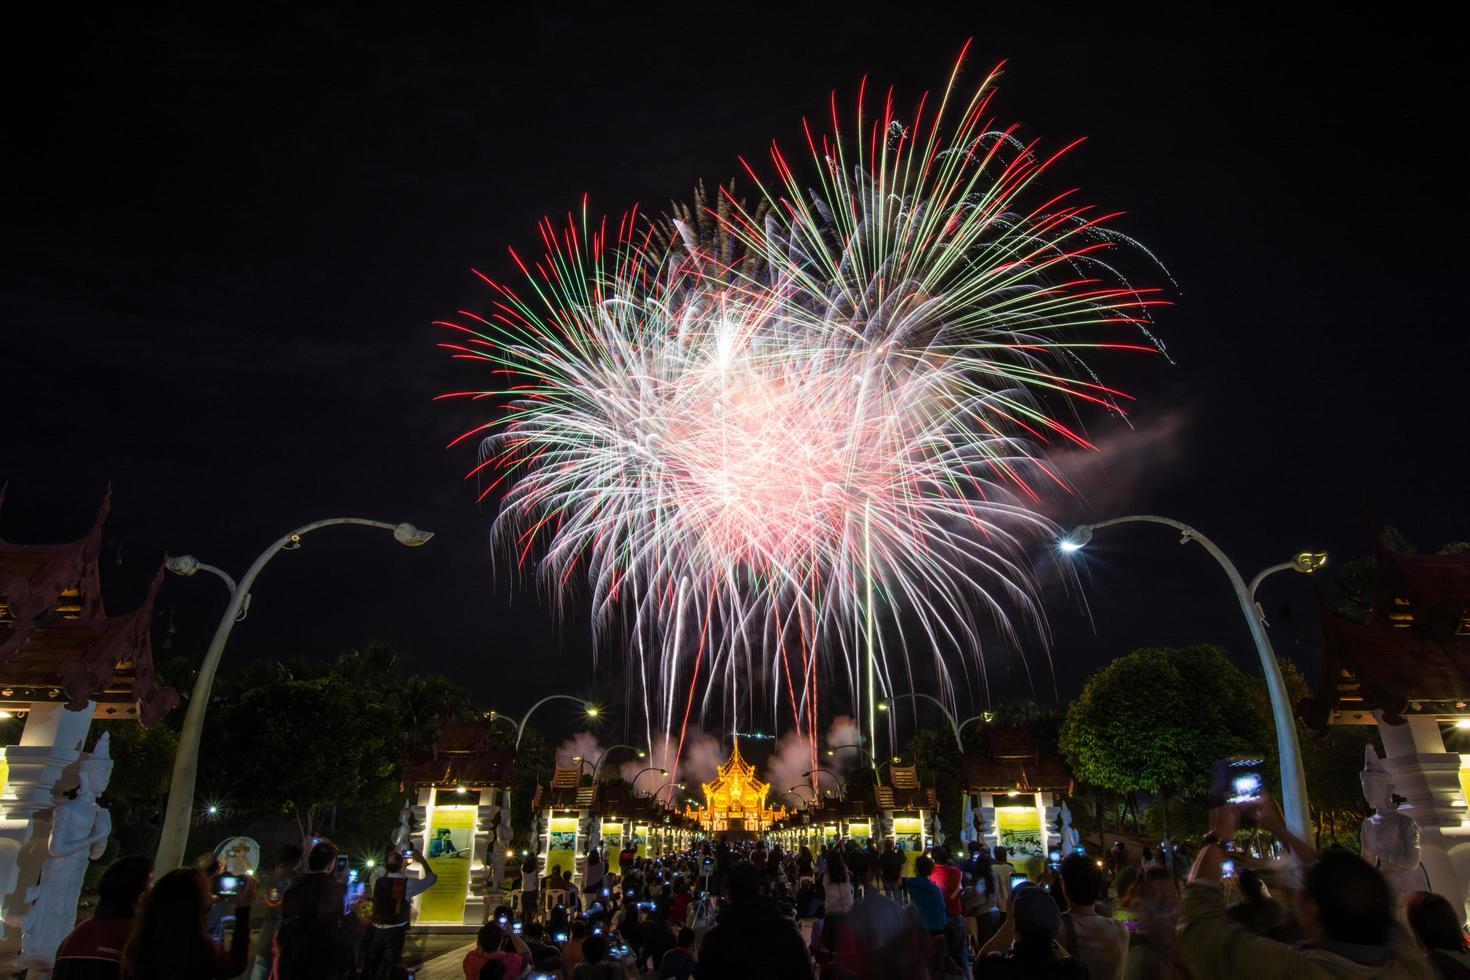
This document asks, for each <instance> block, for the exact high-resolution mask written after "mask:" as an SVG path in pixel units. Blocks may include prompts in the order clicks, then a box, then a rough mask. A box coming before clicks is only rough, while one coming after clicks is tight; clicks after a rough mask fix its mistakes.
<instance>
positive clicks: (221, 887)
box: [215, 875, 240, 895]
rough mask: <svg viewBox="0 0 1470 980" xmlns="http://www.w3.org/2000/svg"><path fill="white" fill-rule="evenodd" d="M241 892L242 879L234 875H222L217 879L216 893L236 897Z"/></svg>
mask: <svg viewBox="0 0 1470 980" xmlns="http://www.w3.org/2000/svg"><path fill="white" fill-rule="evenodd" d="M239 890H240V879H239V878H237V877H235V876H234V875H220V876H219V877H218V878H216V879H215V893H216V894H219V895H234V894H236V893H237V892H239Z"/></svg>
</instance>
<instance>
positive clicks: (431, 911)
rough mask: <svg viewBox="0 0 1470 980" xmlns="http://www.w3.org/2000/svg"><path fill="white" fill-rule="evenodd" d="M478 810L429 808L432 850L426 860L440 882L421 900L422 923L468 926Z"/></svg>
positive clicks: (430, 845) (420, 918)
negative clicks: (466, 908)
mask: <svg viewBox="0 0 1470 980" xmlns="http://www.w3.org/2000/svg"><path fill="white" fill-rule="evenodd" d="M478 809H479V808H478V807H473V806H432V807H430V808H429V833H428V838H429V846H428V847H427V848H426V849H425V851H424V856H425V857H426V858H428V860H429V867H431V868H433V869H434V873H435V874H436V875H438V876H439V880H438V881H436V882H434V885H433V887H432V888H430V889H429V890H428V891H426V892H424V894H423V897H422V898H420V899H419V921H420V922H453V923H455V924H456V925H457V924H460V923H462V922H464V902H465V897H466V896H467V895H468V894H469V890H470V856H471V855H472V854H473V853H474V851H475V815H476V810H478Z"/></svg>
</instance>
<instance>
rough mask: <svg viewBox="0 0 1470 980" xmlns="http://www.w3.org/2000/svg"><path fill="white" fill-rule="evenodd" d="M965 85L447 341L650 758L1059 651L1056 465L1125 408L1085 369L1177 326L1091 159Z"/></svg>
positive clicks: (520, 296) (483, 428) (724, 198)
mask: <svg viewBox="0 0 1470 980" xmlns="http://www.w3.org/2000/svg"><path fill="white" fill-rule="evenodd" d="M958 71H959V68H958V66H957V67H956V70H955V74H953V75H952V76H951V78H950V82H949V85H948V87H947V88H946V90H945V91H944V93H943V95H942V96H941V97H940V98H939V99H938V100H930V99H929V98H928V97H926V98H925V99H924V100H921V101H920V103H919V104H918V106H917V108H916V109H915V110H914V112H913V114H912V118H911V119H909V120H904V121H901V120H900V119H899V118H898V116H897V115H896V113H895V110H894V107H893V98H892V95H891V93H890V94H889V95H888V97H887V98H886V99H884V100H883V104H882V107H881V110H880V111H879V112H877V114H876V115H874V116H871V117H869V116H867V115H865V114H864V113H865V108H864V106H863V99H862V96H861V94H860V95H859V100H858V103H859V108H858V117H857V127H856V129H855V130H854V132H853V133H851V134H846V133H844V132H843V131H842V129H841V127H840V126H839V110H838V107H837V101H836V99H835V97H834V99H833V101H832V109H831V119H830V128H829V129H828V130H827V131H826V132H823V133H820V134H819V133H818V132H816V131H815V130H814V129H813V127H812V126H810V125H808V126H807V127H806V133H807V144H808V150H809V151H810V156H811V159H810V160H809V161H807V162H805V163H803V164H802V165H801V166H800V167H796V166H793V165H791V164H789V163H788V162H787V160H786V158H785V157H784V156H783V154H782V153H781V151H780V150H779V149H778V148H776V147H774V146H773V147H772V148H771V153H770V157H771V168H772V172H773V174H774V176H773V177H762V176H761V174H760V172H759V171H758V170H757V168H755V167H753V166H750V165H748V164H747V165H745V171H746V173H747V175H748V177H749V179H750V180H751V181H753V182H754V187H755V189H756V194H755V199H756V201H757V202H758V203H757V204H755V205H747V204H744V203H741V202H740V201H739V200H738V199H737V198H736V196H735V193H734V192H730V191H725V192H722V194H721V195H720V198H719V200H718V201H717V202H716V203H714V204H713V205H709V204H708V203H707V202H704V201H703V200H700V201H698V202H697V206H696V207H695V208H693V209H685V210H682V211H679V210H677V209H676V217H674V218H668V219H663V220H659V221H647V220H643V219H640V218H639V217H638V215H637V214H636V213H634V214H630V215H626V216H624V218H623V219H622V220H620V221H618V222H617V223H616V225H615V226H610V225H609V223H608V222H607V221H605V220H604V221H594V219H592V218H591V217H590V216H589V215H588V213H587V211H586V205H585V202H584V205H583V210H582V213H581V214H580V215H577V216H568V218H567V220H566V222H565V223H564V224H562V225H556V224H553V223H552V222H551V221H549V220H547V221H544V222H543V223H542V225H541V229H540V231H541V237H542V243H543V245H544V255H543V256H542V257H541V258H540V259H537V260H534V261H532V262H527V261H524V260H522V259H521V258H520V257H519V255H517V254H516V253H515V252H512V253H511V254H512V256H514V257H515V262H516V263H517V265H518V266H519V267H520V269H521V271H522V273H524V281H523V282H520V283H517V284H509V283H502V282H497V281H492V280H490V279H488V278H487V279H486V282H487V283H488V284H489V285H490V287H491V289H492V291H493V300H492V302H491V304H490V309H489V310H488V312H487V313H486V314H485V315H483V316H481V315H477V314H473V313H468V312H462V313H461V315H460V317H459V318H458V319H457V320H456V321H454V322H450V323H446V324H445V326H448V327H452V328H453V329H455V330H456V331H458V332H459V339H458V340H457V341H455V342H453V343H447V344H445V345H444V346H446V347H448V348H449V349H451V350H452V351H453V352H454V353H455V355H456V356H459V357H465V358H471V359H475V360H479V361H483V362H487V363H488V365H489V366H490V367H491V368H492V369H493V372H494V374H495V376H496V377H497V378H499V379H501V382H502V384H501V386H500V387H498V388H495V389H492V390H486V391H477V392H456V393H454V395H450V396H444V397H454V396H455V395H458V396H472V397H475V398H490V399H494V401H495V404H496V414H495V415H494V417H493V418H491V419H490V420H488V421H486V422H484V423H483V424H482V425H479V426H477V427H476V428H475V429H473V430H471V431H470V432H467V433H465V435H464V436H461V437H460V438H461V439H469V438H475V437H478V438H480V439H481V440H482V460H481V462H480V465H479V466H477V467H476V468H475V470H474V471H472V475H476V476H479V475H482V474H483V475H484V476H485V477H486V478H487V487H486V490H485V495H486V496H488V495H490V494H491V493H493V492H496V491H497V490H499V491H500V492H503V497H502V499H501V505H500V512H499V515H498V516H497V518H496V521H495V533H496V536H497V540H498V541H500V542H502V543H503V544H504V545H505V546H506V548H507V549H510V550H512V551H513V553H514V554H515V556H516V558H517V560H518V561H520V562H522V563H529V562H532V561H535V562H536V563H538V565H539V569H540V571H541V574H542V575H543V576H544V580H545V581H546V582H547V583H549V584H550V585H551V586H553V591H554V592H555V594H557V595H562V594H565V593H567V592H569V591H571V590H573V589H581V588H582V587H583V586H585V587H587V588H588V589H590V598H591V608H592V616H593V622H594V624H595V626H596V627H597V630H598V632H599V635H600V638H601V639H602V640H603V641H604V642H611V643H612V644H613V645H615V646H617V647H619V648H621V649H622V650H623V651H624V652H625V653H626V656H627V657H628V658H629V663H630V665H631V667H632V669H631V670H630V671H629V672H628V675H627V676H628V683H629V685H630V688H631V691H630V693H632V694H633V695H634V696H635V697H641V698H642V700H643V702H644V704H645V705H646V707H647V709H648V711H647V715H648V722H647V724H648V736H649V744H652V741H653V735H654V733H655V732H662V733H675V734H677V733H678V732H681V731H683V730H684V729H685V728H686V727H687V724H688V720H689V717H690V712H691V710H693V707H694V705H695V704H696V703H697V704H698V705H699V706H700V713H701V714H704V713H705V712H707V711H709V710H710V709H711V708H712V707H713V706H714V705H715V704H717V703H719V699H720V698H723V699H724V702H723V703H724V706H725V712H724V713H725V715H726V717H727V718H728V720H730V721H731V722H734V721H737V720H739V719H741V718H744V719H746V720H749V718H750V716H751V714H752V713H754V712H753V709H754V708H756V706H757V705H761V706H762V707H760V708H759V711H760V712H761V713H764V712H766V711H769V712H770V716H771V719H772V720H773V721H774V720H778V719H781V718H786V719H789V720H792V721H794V722H796V723H797V724H798V726H799V727H803V728H805V729H806V730H808V731H809V732H811V733H812V735H813V736H815V732H816V726H817V718H816V714H817V712H816V706H817V703H818V698H819V688H818V686H819V683H821V684H826V683H830V682H831V681H829V680H828V678H834V679H835V682H836V683H838V684H841V685H843V686H844V687H850V688H851V691H852V702H851V703H853V704H859V703H861V702H860V699H859V697H858V694H859V691H860V689H862V688H863V687H864V685H869V686H870V687H871V686H876V687H877V688H878V689H879V691H880V692H883V691H894V690H907V687H906V686H904V684H903V683H902V680H901V678H899V677H897V676H895V675H896V674H897V673H899V672H901V671H904V670H906V666H907V665H908V664H909V663H910V658H911V657H915V656H920V655H923V656H931V657H934V658H936V659H939V660H941V661H945V662H946V663H945V665H944V666H942V668H941V669H939V670H937V671H936V675H937V676H938V677H939V678H940V680H941V683H947V678H949V677H950V676H952V675H954V674H956V673H958V674H959V675H961V676H963V675H964V674H965V673H966V672H968V671H970V670H972V669H973V670H974V671H976V672H977V673H978V676H979V677H981V678H983V672H984V661H983V658H981V657H980V656H979V653H980V651H979V635H980V627H981V624H982V621H987V620H988V621H989V622H992V623H994V624H996V625H997V626H998V627H999V628H1000V630H1001V631H1002V632H1004V633H1007V634H1009V633H1011V632H1012V631H1013V626H1012V624H1013V623H1016V622H1021V623H1029V624H1031V625H1032V626H1033V627H1035V628H1037V629H1038V630H1040V629H1043V626H1042V616H1041V611H1040V607H1039V603H1038V600H1037V594H1036V592H1037V590H1036V585H1035V580H1034V577H1033V574H1032V565H1031V555H1032V553H1033V552H1034V551H1035V550H1036V545H1037V542H1038V540H1041V539H1044V540H1051V539H1052V538H1053V537H1054V536H1055V533H1056V531H1057V529H1056V528H1055V527H1053V526H1052V525H1051V523H1050V521H1049V520H1048V519H1047V518H1046V517H1044V516H1043V514H1042V512H1041V510H1040V505H1041V504H1042V502H1043V499H1044V497H1045V496H1047V495H1048V494H1052V493H1057V492H1064V488H1063V487H1062V483H1061V480H1060V479H1059V478H1057V477H1056V476H1055V475H1054V474H1053V473H1052V472H1051V471H1050V469H1049V468H1048V466H1047V465H1046V462H1045V453H1046V452H1047V451H1048V447H1049V446H1050V445H1052V444H1055V443H1059V442H1061V443H1071V444H1076V445H1081V446H1087V445H1088V443H1087V440H1086V438H1085V436H1084V435H1082V434H1081V429H1080V426H1079V425H1078V424H1077V423H1076V422H1075V421H1073V422H1071V423H1068V422H1064V421H1062V420H1061V417H1062V416H1063V415H1068V416H1071V417H1073V418H1074V419H1075V418H1077V417H1080V414H1081V411H1082V410H1083V409H1087V408H1093V409H1095V410H1099V411H1104V412H1120V411H1121V410H1120V408H1119V400H1120V399H1122V398H1123V397H1124V396H1122V395H1121V393H1120V392H1118V391H1115V390H1113V389H1111V388H1109V387H1107V386H1106V385H1104V384H1103V383H1101V381H1100V380H1099V379H1098V378H1097V377H1096V376H1095V375H1094V374H1092V372H1091V371H1090V370H1089V369H1088V367H1087V366H1086V364H1085V363H1084V359H1083V358H1084V355H1086V354H1088V353H1089V351H1095V350H1097V349H1099V348H1110V347H1111V348H1122V349H1135V350H1154V349H1155V345H1154V343H1153V341H1152V338H1151V336H1150V335H1149V334H1148V332H1147V319H1148V317H1147V313H1148V308H1149V307H1150V306H1151V305H1153V304H1155V303H1158V302H1162V300H1160V299H1158V298H1157V296H1156V295H1155V294H1154V291H1153V290H1149V289H1143V288H1137V287H1134V286H1132V285H1130V284H1129V283H1128V282H1127V281H1126V280H1125V279H1124V278H1123V276H1122V275H1121V274H1120V273H1119V272H1118V271H1116V269H1115V268H1114V267H1113V265H1111V264H1110V262H1111V256H1112V253H1113V252H1115V251H1116V249H1115V248H1114V246H1116V245H1118V244H1120V243H1121V244H1125V245H1130V246H1131V245H1132V243H1131V242H1129V241H1128V240H1127V239H1124V238H1122V237H1121V236H1119V235H1117V234H1115V233H1114V232H1111V231H1109V230H1108V229H1107V228H1106V227H1105V224H1106V222H1107V221H1108V220H1110V219H1111V218H1112V217H1113V216H1112V215H1099V214H1096V213H1094V212H1093V211H1092V210H1091V209H1090V208H1088V207H1086V206H1083V205H1080V204H1076V203H1073V201H1072V195H1071V192H1064V193H1052V194H1045V193H1041V192H1040V191H1039V190H1038V184H1039V180H1040V178H1041V177H1042V176H1043V175H1044V174H1045V173H1046V171H1047V169H1048V168H1049V167H1050V166H1051V164H1053V163H1054V162H1055V161H1056V159H1057V158H1058V157H1060V156H1061V155H1062V153H1064V152H1065V151H1066V149H1069V148H1070V147H1064V148H1063V149H1061V150H1059V151H1057V152H1055V153H1043V152H1042V151H1041V150H1040V148H1039V147H1038V146H1037V145H1036V144H1034V143H1023V142H1021V141H1020V140H1019V139H1018V138H1017V136H1016V133H1015V130H1014V128H1010V129H1003V128H997V127H996V126H995V125H994V124H993V123H992V122H991V120H990V118H989V114H988V113H989V108H988V107H989V103H990V100H991V95H992V92H993V83H994V79H995V73H992V74H991V75H990V76H988V77H987V78H986V79H985V80H984V81H983V82H982V83H981V84H980V85H979V86H978V87H977V89H976V90H975V92H974V94H973V95H972V96H971V97H969V98H968V99H965V98H963V97H962V96H960V95H959V94H957V93H958V90H957V88H956V77H957V75H958ZM742 162H743V161H742ZM808 183H811V184H812V189H811V190H806V189H804V188H805V185H806V184H808ZM1120 341H1121V342H1120ZM482 499H483V498H482ZM900 619H901V622H902V628H901V629H900V628H897V624H898V623H899V621H900ZM885 624H887V626H888V628H886V629H885V628H884V627H885ZM870 649H871V650H872V651H873V653H874V655H873V656H872V657H868V656H867V654H868V651H869V650H870ZM828 668H832V669H828ZM868 670H872V671H873V672H874V674H875V676H874V677H873V679H872V681H871V682H869V681H868V680H867V679H866V678H865V671H868ZM871 700H872V698H871V693H870V696H869V701H870V702H871ZM813 741H815V739H814V738H813Z"/></svg>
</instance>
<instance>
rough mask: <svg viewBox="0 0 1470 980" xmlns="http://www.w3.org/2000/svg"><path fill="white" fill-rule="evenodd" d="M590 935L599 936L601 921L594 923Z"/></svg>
mask: <svg viewBox="0 0 1470 980" xmlns="http://www.w3.org/2000/svg"><path fill="white" fill-rule="evenodd" d="M592 935H594V936H600V935H602V923H600V922H599V923H598V924H597V925H595V926H593V927H592Z"/></svg>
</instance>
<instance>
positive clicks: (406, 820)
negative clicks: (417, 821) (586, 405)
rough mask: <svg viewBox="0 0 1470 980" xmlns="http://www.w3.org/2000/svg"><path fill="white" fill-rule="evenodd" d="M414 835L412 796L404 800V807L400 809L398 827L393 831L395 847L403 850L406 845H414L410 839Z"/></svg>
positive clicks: (397, 849)
mask: <svg viewBox="0 0 1470 980" xmlns="http://www.w3.org/2000/svg"><path fill="white" fill-rule="evenodd" d="M412 837H413V799H412V798H411V797H410V798H409V799H406V800H404V801H403V809H402V810H399V811H398V829H397V830H395V831H393V849H394V850H396V851H401V850H403V849H404V848H405V847H410V846H412V845H413V841H412V840H411V839H410V838H412Z"/></svg>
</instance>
